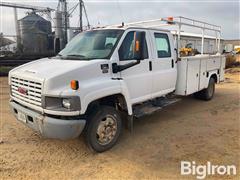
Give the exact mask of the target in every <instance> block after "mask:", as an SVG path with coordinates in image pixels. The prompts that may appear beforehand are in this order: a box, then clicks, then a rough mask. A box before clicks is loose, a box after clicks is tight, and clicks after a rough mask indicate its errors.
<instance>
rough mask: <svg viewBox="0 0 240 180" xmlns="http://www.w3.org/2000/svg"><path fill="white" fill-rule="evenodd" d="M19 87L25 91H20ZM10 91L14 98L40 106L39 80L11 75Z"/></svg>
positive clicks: (40, 89) (40, 87)
mask: <svg viewBox="0 0 240 180" xmlns="http://www.w3.org/2000/svg"><path fill="white" fill-rule="evenodd" d="M20 89H24V90H26V93H22V92H21V91H20ZM11 92H12V96H13V97H15V98H18V99H20V100H22V101H25V102H27V103H30V104H33V105H36V106H41V92H42V83H41V82H36V81H32V80H26V79H25V78H24V79H23V78H18V77H11Z"/></svg>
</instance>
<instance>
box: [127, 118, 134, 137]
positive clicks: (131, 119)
mask: <svg viewBox="0 0 240 180" xmlns="http://www.w3.org/2000/svg"><path fill="white" fill-rule="evenodd" d="M127 129H128V130H129V131H130V132H131V133H132V132H133V115H130V116H128V117H127Z"/></svg>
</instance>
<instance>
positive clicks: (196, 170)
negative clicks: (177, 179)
mask: <svg viewBox="0 0 240 180" xmlns="http://www.w3.org/2000/svg"><path fill="white" fill-rule="evenodd" d="M236 174H237V168H236V166H235V165H213V164H212V163H211V162H209V161H208V162H207V163H206V164H204V165H202V164H201V165H197V164H196V162H195V161H192V162H189V161H181V175H194V176H196V178H197V179H204V178H206V177H207V176H209V175H228V176H230V175H236Z"/></svg>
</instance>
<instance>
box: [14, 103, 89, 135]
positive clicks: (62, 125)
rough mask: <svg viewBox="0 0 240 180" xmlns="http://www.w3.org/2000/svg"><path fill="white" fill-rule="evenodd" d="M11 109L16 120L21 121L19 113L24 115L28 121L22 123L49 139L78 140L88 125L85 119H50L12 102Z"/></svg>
mask: <svg viewBox="0 0 240 180" xmlns="http://www.w3.org/2000/svg"><path fill="white" fill-rule="evenodd" d="M10 107H11V110H12V112H13V114H14V115H15V117H16V119H18V120H19V118H18V113H19V112H21V113H23V114H24V115H25V116H26V121H25V122H23V121H21V122H22V123H24V124H25V125H27V126H28V127H30V128H31V129H33V130H34V131H36V132H38V133H39V134H41V135H42V136H43V137H47V138H54V139H63V140H65V139H73V138H76V137H78V136H79V135H80V134H81V132H82V130H83V129H84V126H85V124H86V120H83V119H79V120H69V119H66V120H64V119H57V118H52V117H48V116H45V115H42V114H40V113H38V112H35V111H33V110H30V109H28V108H26V107H24V106H21V105H19V104H17V103H15V102H13V101H10ZM19 121H20V120H19Z"/></svg>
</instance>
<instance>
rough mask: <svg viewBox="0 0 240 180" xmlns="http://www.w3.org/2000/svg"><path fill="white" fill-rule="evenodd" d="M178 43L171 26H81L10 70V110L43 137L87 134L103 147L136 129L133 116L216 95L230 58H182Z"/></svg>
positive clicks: (91, 143)
mask: <svg viewBox="0 0 240 180" xmlns="http://www.w3.org/2000/svg"><path fill="white" fill-rule="evenodd" d="M173 22H174V21H173V20H172V19H170V23H169V22H167V23H169V24H173ZM179 32H180V31H179ZM179 38H180V34H179ZM178 49H179V48H178V47H177V41H176V39H175V40H174V36H173V34H172V33H171V31H169V30H166V29H159V28H154V27H144V26H139V25H124V24H122V25H120V26H111V27H104V28H99V29H93V30H89V31H85V32H82V33H80V34H79V35H77V36H76V37H75V38H74V39H73V40H72V41H70V42H69V43H68V44H67V46H66V47H65V49H63V50H62V51H61V52H60V53H59V54H58V55H57V56H56V57H53V58H44V59H40V60H36V61H33V62H30V63H28V64H24V65H22V66H19V67H17V68H15V69H13V70H12V71H10V73H9V85H10V89H11V94H10V96H11V99H10V105H11V109H12V112H13V114H14V115H15V117H16V119H17V120H18V121H21V122H22V123H24V124H25V125H27V126H28V127H30V128H31V129H33V130H35V131H37V132H38V133H39V134H41V135H42V136H44V137H47V138H56V139H72V138H76V137H78V136H79V135H80V134H81V133H82V132H83V133H84V136H85V139H86V143H87V144H88V146H89V147H90V149H92V150H94V151H97V152H103V151H106V150H108V149H110V148H111V147H113V145H114V144H115V143H116V142H117V140H118V138H119V135H120V133H121V129H122V126H123V124H124V123H126V125H127V126H128V127H129V128H130V129H132V127H133V120H134V119H136V118H139V117H141V116H143V115H146V114H150V113H153V112H155V111H157V110H159V109H161V108H163V107H164V106H167V105H170V104H172V103H174V102H176V101H178V100H179V96H188V95H192V94H193V95H194V96H195V97H197V98H199V99H203V100H211V99H212V98H213V96H214V92H215V83H219V82H221V81H223V80H224V67H225V57H224V56H222V55H220V54H219V53H218V54H215V55H209V54H203V53H201V54H199V55H195V56H187V57H180V56H179V53H178ZM176 96H177V97H178V98H176ZM122 114H125V115H126V116H122Z"/></svg>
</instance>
